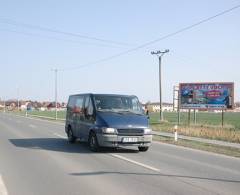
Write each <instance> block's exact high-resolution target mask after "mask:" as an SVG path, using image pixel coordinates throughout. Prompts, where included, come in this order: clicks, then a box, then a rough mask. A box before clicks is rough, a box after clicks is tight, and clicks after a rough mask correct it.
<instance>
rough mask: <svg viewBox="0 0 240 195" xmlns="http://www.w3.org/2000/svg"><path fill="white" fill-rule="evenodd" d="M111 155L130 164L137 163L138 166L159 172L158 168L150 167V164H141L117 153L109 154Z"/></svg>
mask: <svg viewBox="0 0 240 195" xmlns="http://www.w3.org/2000/svg"><path fill="white" fill-rule="evenodd" d="M110 155H111V156H113V157H115V158H118V159H121V160H124V161H127V162H130V163H132V164H135V165H138V166H140V167H144V168H146V169H149V170H151V171H155V172H158V173H159V172H160V169H157V168H155V167H152V166H149V165H146V164H143V163H140V162H137V161H135V160H131V159H129V158H126V157H124V156H121V155H118V154H110Z"/></svg>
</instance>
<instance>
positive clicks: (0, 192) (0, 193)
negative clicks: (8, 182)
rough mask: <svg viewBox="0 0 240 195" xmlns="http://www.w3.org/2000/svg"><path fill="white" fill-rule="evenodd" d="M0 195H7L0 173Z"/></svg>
mask: <svg viewBox="0 0 240 195" xmlns="http://www.w3.org/2000/svg"><path fill="white" fill-rule="evenodd" d="M0 195H8V192H7V188H6V186H5V184H4V181H3V178H2V176H1V175H0Z"/></svg>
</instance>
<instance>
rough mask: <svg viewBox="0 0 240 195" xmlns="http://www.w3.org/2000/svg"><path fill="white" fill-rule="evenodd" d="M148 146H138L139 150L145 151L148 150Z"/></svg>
mask: <svg viewBox="0 0 240 195" xmlns="http://www.w3.org/2000/svg"><path fill="white" fill-rule="evenodd" d="M148 148H149V147H148V146H144V147H138V149H139V151H140V152H146V151H147V150H148Z"/></svg>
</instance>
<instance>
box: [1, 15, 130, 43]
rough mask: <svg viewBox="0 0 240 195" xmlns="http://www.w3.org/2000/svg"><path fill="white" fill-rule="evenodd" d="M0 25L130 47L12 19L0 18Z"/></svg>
mask: <svg viewBox="0 0 240 195" xmlns="http://www.w3.org/2000/svg"><path fill="white" fill-rule="evenodd" d="M0 23H4V24H9V25H13V26H21V27H24V28H31V29H37V30H40V31H47V32H51V33H57V34H63V35H67V36H72V37H78V38H82V39H88V40H92V41H98V42H104V43H108V44H113V45H121V46H130V44H128V43H123V42H119V41H113V40H107V39H102V38H98V37H92V36H87V35H82V34H78V33H72V32H67V31H61V30H57V29H52V28H47V27H43V26H38V25H32V24H26V23H21V22H17V21H14V20H11V19H7V18H0Z"/></svg>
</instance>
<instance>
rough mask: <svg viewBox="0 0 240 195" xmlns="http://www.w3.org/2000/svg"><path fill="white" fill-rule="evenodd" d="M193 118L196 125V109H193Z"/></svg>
mask: <svg viewBox="0 0 240 195" xmlns="http://www.w3.org/2000/svg"><path fill="white" fill-rule="evenodd" d="M193 119H194V125H196V124H197V113H196V109H194V115H193Z"/></svg>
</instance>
